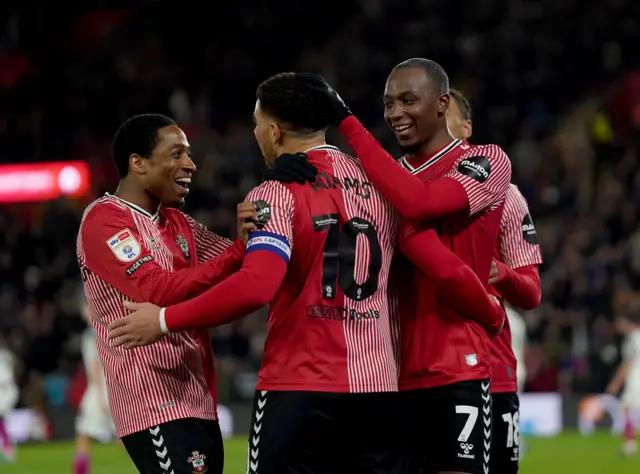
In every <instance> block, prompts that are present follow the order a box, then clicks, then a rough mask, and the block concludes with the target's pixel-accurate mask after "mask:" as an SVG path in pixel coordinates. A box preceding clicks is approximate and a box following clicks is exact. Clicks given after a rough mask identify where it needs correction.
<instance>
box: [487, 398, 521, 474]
mask: <svg viewBox="0 0 640 474" xmlns="http://www.w3.org/2000/svg"><path fill="white" fill-rule="evenodd" d="M492 397H493V435H492V436H493V439H492V441H491V462H490V468H489V472H490V473H494V472H495V473H500V474H502V473H504V474H515V473H516V472H518V460H519V457H520V425H519V422H520V399H519V398H518V394H517V393H515V392H511V393H494V394H492Z"/></svg>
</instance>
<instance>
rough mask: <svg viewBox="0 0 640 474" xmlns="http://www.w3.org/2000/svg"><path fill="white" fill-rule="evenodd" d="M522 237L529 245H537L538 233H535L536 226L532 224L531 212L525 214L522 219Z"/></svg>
mask: <svg viewBox="0 0 640 474" xmlns="http://www.w3.org/2000/svg"><path fill="white" fill-rule="evenodd" d="M522 237H523V238H524V240H526V241H527V242H529V243H530V244H531V245H538V235H537V234H536V228H535V226H534V225H533V220H532V219H531V214H527V215H526V216H524V219H522Z"/></svg>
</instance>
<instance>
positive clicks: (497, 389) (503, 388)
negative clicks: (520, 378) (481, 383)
mask: <svg viewBox="0 0 640 474" xmlns="http://www.w3.org/2000/svg"><path fill="white" fill-rule="evenodd" d="M517 391H518V384H517V383H516V382H500V383H495V382H491V393H513V392H517Z"/></svg>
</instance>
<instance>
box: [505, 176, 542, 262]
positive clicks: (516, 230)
mask: <svg viewBox="0 0 640 474" xmlns="http://www.w3.org/2000/svg"><path fill="white" fill-rule="evenodd" d="M498 246H499V253H500V260H501V261H502V262H503V263H504V264H505V265H507V266H508V267H510V268H521V267H527V266H530V265H540V264H541V263H542V252H541V251H540V245H538V239H537V236H536V228H535V226H534V225H533V220H532V219H531V214H529V206H528V205H527V200H526V199H525V198H524V196H523V195H522V193H520V191H519V190H518V188H517V187H516V186H513V185H511V186H509V189H508V191H507V195H506V198H505V204H504V211H503V213H502V220H501V221H500V234H499V241H498Z"/></svg>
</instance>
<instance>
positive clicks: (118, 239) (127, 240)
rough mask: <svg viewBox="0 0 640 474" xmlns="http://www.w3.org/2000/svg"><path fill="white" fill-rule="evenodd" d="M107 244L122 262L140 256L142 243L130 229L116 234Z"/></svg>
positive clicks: (130, 260)
mask: <svg viewBox="0 0 640 474" xmlns="http://www.w3.org/2000/svg"><path fill="white" fill-rule="evenodd" d="M107 246H108V247H109V248H110V249H111V251H112V252H113V254H114V255H115V256H116V257H117V258H118V260H120V261H121V262H132V261H134V260H135V259H136V258H138V256H140V253H141V251H140V243H139V242H138V241H137V240H136V238H135V237H134V236H133V234H132V233H131V231H130V230H129V229H124V230H121V231H120V232H118V233H117V234H114V235H112V236H111V238H109V240H107Z"/></svg>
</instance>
